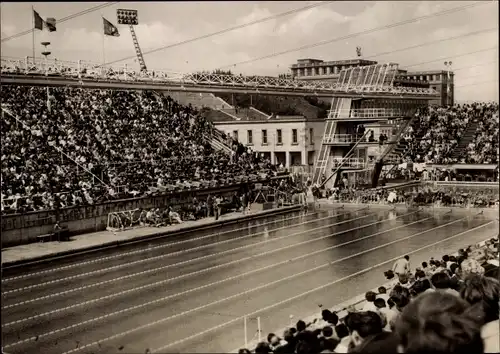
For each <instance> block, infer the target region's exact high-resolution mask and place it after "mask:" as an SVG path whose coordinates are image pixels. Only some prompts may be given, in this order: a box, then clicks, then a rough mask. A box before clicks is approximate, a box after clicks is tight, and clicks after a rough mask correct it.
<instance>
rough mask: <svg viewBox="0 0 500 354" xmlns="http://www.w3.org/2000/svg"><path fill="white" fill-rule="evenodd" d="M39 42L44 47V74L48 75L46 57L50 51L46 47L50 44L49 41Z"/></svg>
mask: <svg viewBox="0 0 500 354" xmlns="http://www.w3.org/2000/svg"><path fill="white" fill-rule="evenodd" d="M41 44H42V45H43V47H44V49H43V52H42V55H43V56H44V58H45V76H48V75H49V66H48V62H47V61H48V59H47V57H48V56H49V55H50V54H51V52H50V51H48V49H47V47H48V46H49V45H50V42H42V43H41Z"/></svg>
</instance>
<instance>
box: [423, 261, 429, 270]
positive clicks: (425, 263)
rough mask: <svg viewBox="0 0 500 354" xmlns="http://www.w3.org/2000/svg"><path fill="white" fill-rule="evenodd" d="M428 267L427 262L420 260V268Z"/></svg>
mask: <svg viewBox="0 0 500 354" xmlns="http://www.w3.org/2000/svg"><path fill="white" fill-rule="evenodd" d="M427 267H428V265H427V262H422V269H423V270H425V269H426V268H427Z"/></svg>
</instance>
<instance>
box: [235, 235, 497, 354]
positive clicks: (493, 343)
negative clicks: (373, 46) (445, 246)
mask: <svg viewBox="0 0 500 354" xmlns="http://www.w3.org/2000/svg"><path fill="white" fill-rule="evenodd" d="M498 270H499V267H498V238H493V239H489V240H487V241H486V244H485V245H483V246H479V245H473V246H469V247H467V248H465V249H461V250H459V252H458V254H456V255H443V256H442V258H441V259H434V258H431V259H430V260H429V261H427V262H422V263H421V265H419V266H418V267H416V268H412V266H411V264H410V257H409V256H405V257H404V258H402V259H399V260H397V261H396V262H395V264H394V266H393V267H392V269H390V270H388V271H386V272H384V274H385V276H386V278H387V279H388V280H389V283H388V284H385V285H384V286H381V287H379V288H378V291H377V292H375V291H369V292H367V293H366V294H365V301H363V302H362V304H361V305H362V308H359V309H357V308H356V306H355V304H354V305H351V306H350V307H348V308H347V309H346V310H347V315H346V316H345V317H341V318H339V317H340V316H339V314H340V311H339V312H338V313H337V312H334V311H330V310H328V309H324V310H323V311H322V313H321V319H315V320H314V321H311V322H310V323H306V322H304V321H302V320H299V321H298V322H297V323H296V325H295V327H293V328H287V329H286V330H285V331H284V333H283V335H282V336H279V335H277V334H275V333H269V335H268V336H267V341H263V342H260V343H258V344H257V346H256V348H255V353H257V354H260V353H262V354H264V353H265V354H268V353H297V354H315V353H442V354H445V353H461V354H482V353H498V352H499V350H500V348H499V334H500V330H499V304H500V301H499V300H500V299H499V293H500V286H499V281H498ZM358 305H359V304H358ZM239 353H241V354H245V353H250V351H249V350H248V349H241V350H240V351H239Z"/></svg>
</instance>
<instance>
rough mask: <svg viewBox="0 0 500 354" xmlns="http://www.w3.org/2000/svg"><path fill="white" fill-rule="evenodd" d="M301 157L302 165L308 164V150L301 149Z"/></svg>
mask: <svg viewBox="0 0 500 354" xmlns="http://www.w3.org/2000/svg"><path fill="white" fill-rule="evenodd" d="M300 157H301V160H302V161H301V165H302V166H307V150H306V149H304V151H301V153H300Z"/></svg>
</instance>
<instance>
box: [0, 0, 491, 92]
mask: <svg viewBox="0 0 500 354" xmlns="http://www.w3.org/2000/svg"><path fill="white" fill-rule="evenodd" d="M314 3H315V2H298V1H293V2H288V1H279V2H278V1H276V2H261V1H256V2H250V1H248V2H194V1H193V2H122V3H117V4H115V5H112V6H108V7H106V8H104V9H102V10H98V11H95V12H91V13H89V14H86V15H83V16H80V17H76V18H74V19H71V20H68V21H65V22H63V23H60V24H58V25H57V32H53V33H48V32H47V31H46V30H45V31H43V32H41V31H38V30H37V31H36V36H35V49H36V51H37V55H40V54H39V53H40V52H41V45H40V42H42V41H44V40H48V41H50V42H51V43H52V44H51V48H50V50H51V51H52V53H53V54H52V57H55V58H57V59H60V60H71V61H76V60H78V59H81V60H91V61H95V62H100V63H101V62H102V60H103V37H102V19H101V16H104V17H106V18H107V19H108V20H110V21H111V22H112V23H114V24H115V25H117V23H116V9H118V8H125V9H127V8H129V9H136V10H138V11H139V23H140V24H139V25H138V26H137V27H136V33H137V37H138V39H139V43H140V45H141V48H142V50H143V52H147V51H149V50H152V49H156V48H159V47H162V46H167V45H171V44H174V43H177V42H180V41H183V40H187V39H191V38H195V37H199V36H202V35H205V34H208V33H211V32H216V31H220V30H223V29H226V28H229V27H233V26H237V25H240V24H244V23H247V22H250V21H255V20H258V19H261V18H265V17H269V16H273V15H276V14H279V13H282V12H285V11H289V10H293V9H298V8H302V7H304V6H307V5H310V4H314ZM473 3H474V2H465V1H429V2H424V1H422V2H420V1H408V2H406V1H389V2H384V1H377V2H361V1H356V2H343V1H339V2H335V1H331V2H327V3H326V4H323V5H321V6H318V7H315V8H312V9H309V10H306V11H301V12H296V13H294V14H291V15H288V16H283V17H279V18H275V19H271V20H269V21H266V22H263V23H259V24H255V25H252V26H249V27H246V28H243V29H238V30H234V31H230V32H227V33H224V34H221V35H217V36H214V37H211V38H206V39H201V40H198V41H195V42H192V43H188V44H184V45H179V46H176V47H173V48H170V49H165V50H161V51H158V52H155V53H151V54H146V55H145V61H146V64H147V65H148V68H156V69H166V70H171V71H177V72H192V71H198V70H213V69H216V68H220V67H226V68H230V69H231V70H232V71H233V72H235V73H240V72H241V73H244V74H258V75H277V74H280V73H285V72H289V67H290V65H291V64H293V63H295V62H296V60H297V59H298V58H318V59H323V60H341V59H352V58H354V57H355V56H356V50H355V49H356V46H360V47H362V50H363V55H364V57H365V58H366V59H372V60H377V61H380V62H384V61H390V62H396V63H399V64H400V67H401V68H403V69H406V68H407V69H409V70H413V71H415V70H433V69H444V64H443V62H444V61H445V60H451V61H452V62H453V68H454V70H455V85H456V89H455V96H456V100H457V101H470V100H479V101H490V100H494V101H498V2H497V1H482V2H478V3H480V4H481V5H480V6H476V7H472V8H468V9H465V10H462V11H458V12H453V13H449V14H446V15H441V16H434V17H431V18H428V19H422V20H420V21H418V22H414V23H408V24H404V25H400V26H395V27H392V28H388V29H384V30H379V31H375V32H371V33H366V34H361V35H357V36H355V37H353V38H349V39H347V40H337V41H332V42H330V43H326V44H323V45H319V46H315V47H312V48H309V49H303V50H298V51H294V52H291V53H287V54H283V55H277V56H274V57H271V58H267V59H263V60H257V61H254V62H250V63H245V64H239V65H236V66H234V65H233V64H235V63H239V62H242V61H249V60H252V59H254V58H259V57H262V56H267V55H271V54H275V53H278V52H282V51H287V50H290V49H294V48H298V47H302V46H306V45H311V44H315V43H318V42H321V41H328V40H333V39H336V38H340V37H344V36H346V35H349V34H355V33H359V32H362V31H366V30H370V29H372V28H377V27H383V26H387V25H390V24H393V23H396V22H401V21H405V20H410V19H413V18H416V17H421V16H425V15H431V14H433V13H436V12H440V11H443V10H447V9H452V8H457V7H461V6H465V5H467V4H473ZM99 4H103V3H94V2H60V3H45V2H37V3H28V2H23V3H5V2H3V3H2V4H1V36H2V38H5V37H7V36H11V35H14V34H17V33H19V32H22V31H25V30H29V29H30V28H32V26H33V22H32V21H33V20H32V12H31V7H32V6H34V8H35V10H36V11H38V12H39V13H40V15H41V16H42V17H43V18H44V19H45V18H47V17H55V18H56V19H61V18H63V17H66V16H69V15H72V14H75V13H77V12H80V11H82V10H85V9H88V8H91V7H93V6H96V5H99ZM117 27H118V29H119V31H120V33H121V36H120V37H118V38H115V37H107V38H105V51H104V53H105V59H106V62H109V61H114V60H119V59H122V58H126V57H131V56H132V57H135V51H134V47H133V44H132V38H131V35H130V32H129V30H128V28H127V27H126V26H123V25H117ZM486 30H489V31H486ZM477 31H483V32H481V33H477V34H474V35H468V36H464V34H469V33H472V32H477ZM450 37H459V38H456V39H452V40H443V39H446V38H450ZM436 40H442V41H440V42H439V43H434V44H428V45H424V46H421V47H419V48H414V49H404V48H407V47H411V46H416V45H419V44H423V43H427V42H432V41H436ZM490 48H493V49H490ZM401 49H404V50H401ZM486 49H490V50H486ZM1 51H2V56H13V57H24V56H26V55H30V56H31V55H32V54H31V53H32V35H31V34H27V35H25V36H22V37H19V38H15V39H12V40H9V41H6V42H3V43H2V44H1ZM472 52H476V53H472ZM381 53H388V54H384V55H380V54H381ZM431 61H432V62H431ZM429 62H430V63H429ZM124 63H128V64H130V65H138V64H137V62H134V60H133V59H130V60H126V61H122V62H120V63H119V65H121V64H124ZM115 65H118V64H115Z"/></svg>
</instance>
